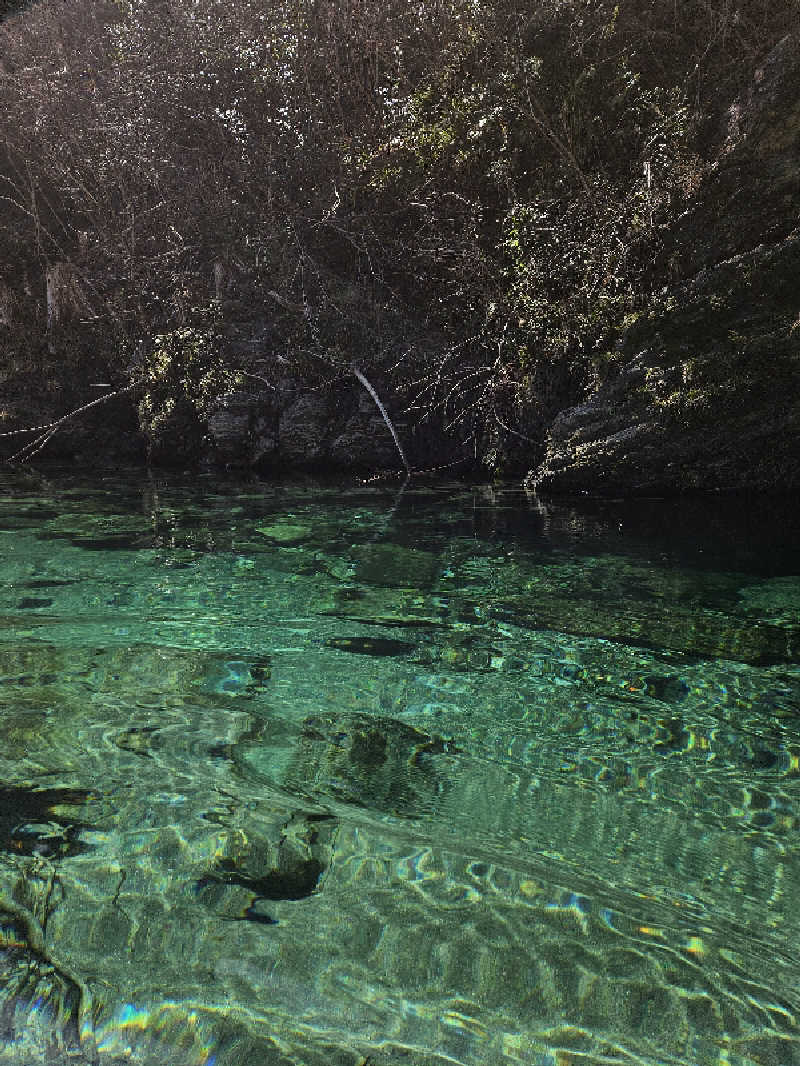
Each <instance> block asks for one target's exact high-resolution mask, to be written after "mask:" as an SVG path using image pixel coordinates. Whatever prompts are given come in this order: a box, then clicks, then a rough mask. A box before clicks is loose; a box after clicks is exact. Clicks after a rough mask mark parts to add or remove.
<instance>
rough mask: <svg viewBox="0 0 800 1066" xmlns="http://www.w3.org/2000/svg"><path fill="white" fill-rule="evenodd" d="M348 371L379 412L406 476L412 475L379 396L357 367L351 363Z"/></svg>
mask: <svg viewBox="0 0 800 1066" xmlns="http://www.w3.org/2000/svg"><path fill="white" fill-rule="evenodd" d="M350 369H351V370H352V371H353V373H354V374H355V376H356V377H357V378H358V380H359V381H360V382H361V384H362V385H363V386H364V388H365V389H366V390H367V392H368V393H369V394H370V396H371V397H372V399H373V400H374V401H375V406H376V407H377V408H378V410H379V411H380V413H381V416H382V418H383V421H384V422H385V423H386V425H387V427H388V429H389V432H390V433H391V435H392V440H393V441H394V443H395V447H396V448H397V451H398V452H399V454H400V458H401V459H402V460H403V466H404V467H405V468H406V474H408V475H409V476H410V475H411V473H412V471H411V465H410V464H409V461H408V459H406V453H405V452H404V451H403V445H402V444H401V443H400V438H399V437H398V436H397V431H396V430H395V428H394V426H393V425H392V420H391V418H389V413H388V411H387V410H386V408H385V407H384V406H383V403H382V401H381V398H380V396H379V395H378V394H377V392H376V391H375V389H373V387H372V385H371V384H370V383H369V381H368V379H367V378H366V377H365V376H364V374H362V373H361V371H360V370H359V369H358V367H357V366H355V364H352V363H351V365H350Z"/></svg>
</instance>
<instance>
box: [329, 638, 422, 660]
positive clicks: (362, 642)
mask: <svg viewBox="0 0 800 1066" xmlns="http://www.w3.org/2000/svg"><path fill="white" fill-rule="evenodd" d="M325 647H326V648H334V649H335V650H336V651H347V652H350V653H351V654H353V655H374V656H376V657H381V656H392V655H410V654H411V652H413V651H414V649H415V645H413V644H409V643H408V642H407V641H405V640H393V639H392V638H391V637H331V638H330V640H326V641H325Z"/></svg>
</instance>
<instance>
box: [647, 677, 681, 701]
mask: <svg viewBox="0 0 800 1066" xmlns="http://www.w3.org/2000/svg"><path fill="white" fill-rule="evenodd" d="M644 683H645V692H646V693H647V695H648V696H651V697H652V698H653V699H654V700H659V701H660V702H661V703H679V702H680V701H681V700H683V699H685V698H686V696H687V695H688V694H689V686H688V685H687V684H686V682H685V681H684V680H683V679H682V678H680V677H675V676H671V677H670V676H666V677H661V676H659V675H658V674H650V675H649V676H648V677H646V678H645V679H644Z"/></svg>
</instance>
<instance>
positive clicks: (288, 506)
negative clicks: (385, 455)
mask: <svg viewBox="0 0 800 1066" xmlns="http://www.w3.org/2000/svg"><path fill="white" fill-rule="evenodd" d="M799 528H800V523H798V515H797V512H796V511H795V510H793V508H792V506H791V505H790V504H788V503H781V502H780V501H774V500H773V501H767V502H764V501H760V502H759V501H741V500H737V501H727V502H726V501H711V502H708V501H706V502H701V501H686V502H683V503H675V502H664V501H644V502H639V503H636V504H633V503H622V502H615V501H604V502H600V501H591V500H586V501H582V502H579V503H575V502H573V503H571V504H558V505H556V504H552V503H547V504H545V503H543V502H541V501H538V500H536V499H535V498H532V497H529V496H526V495H525V494H524V493H523V492H522V491H521V490H518V489H516V488H514V487H506V488H502V487H501V488H498V487H494V488H488V487H465V486H463V485H458V484H447V485H434V484H430V483H427V482H424V481H421V482H419V483H416V484H415V483H414V482H412V483H411V484H410V485H409V486H408V487H407V488H406V489H405V490H404V491H398V487H397V486H396V485H391V484H390V485H386V484H373V485H344V486H341V485H340V486H331V485H327V486H325V485H318V484H312V483H306V484H286V483H281V484H263V483H247V484H231V483H227V484H226V483H221V482H218V481H215V480H213V479H211V478H199V479H194V480H192V481H186V480H181V479H180V478H178V477H161V476H158V477H156V476H152V477H149V476H147V475H146V474H143V473H138V474H132V475H130V476H128V477H115V478H114V479H101V478H97V479H95V480H94V481H89V480H85V479H81V478H78V477H76V476H75V475H74V474H63V473H60V474H54V475H52V476H50V477H42V476H39V475H35V474H32V473H31V474H28V473H24V474H21V473H13V474H12V473H6V474H5V475H3V476H2V478H0V766H1V767H2V777H0V956H2V965H0V1062H2V1063H3V1064H9V1066H16V1064H19V1066H22V1064H24V1066H32V1064H36V1063H42V1064H47V1066H54V1064H59V1066H60V1064H62V1063H63V1064H66V1063H79V1064H80V1063H89V1062H96V1063H100V1064H104V1066H111V1064H113V1066H120V1064H122V1063H132V1064H145V1063H147V1064H156V1063H158V1064H163V1063H170V1064H174V1066H212V1064H213V1066H272V1064H275V1066H278V1064H280V1066H300V1064H303V1066H393V1064H401V1063H402V1064H412V1066H444V1064H463V1066H512V1064H516V1063H521V1064H526V1066H577V1064H588V1066H600V1064H609V1063H611V1064H617V1063H618V1064H640V1066H656V1064H658V1066H663V1064H670V1066H672V1064H674V1066H678V1064H691V1066H694V1064H697V1066H706V1064H712V1063H713V1064H728V1066H791V1064H793V1063H797V1064H800V1026H799V1025H798V1011H800V960H799V959H798V956H797V951H796V945H797V943H798V942H799V941H800V854H799V853H798V846H797V845H798V840H799V839H800V838H799V836H798V833H799V831H800V787H799V782H800V559H799V558H798V554H797V551H796V544H797V543H798V538H797V534H798V529H799Z"/></svg>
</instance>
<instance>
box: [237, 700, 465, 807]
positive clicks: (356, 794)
mask: <svg viewBox="0 0 800 1066" xmlns="http://www.w3.org/2000/svg"><path fill="white" fill-rule="evenodd" d="M451 752H455V748H453V746H452V744H451V742H450V741H449V740H447V739H445V738H443V737H440V736H437V735H435V734H431V733H426V732H423V731H422V730H420V729H415V728H414V727H413V726H410V725H407V724H406V723H405V722H400V721H397V720H396V719H394V718H385V717H379V716H373V715H369V714H363V713H360V712H353V713H350V714H348V713H341V714H318V715H313V716H310V717H308V718H306V719H305V720H304V721H303V724H302V727H301V729H300V734H299V736H286V735H279V734H278V733H277V732H275V726H274V725H271V724H270V723H264V724H263V725H262V727H261V729H260V730H259V731H258V732H257V733H254V734H251V735H249V736H248V737H247V738H246V739H245V740H243V741H242V742H240V743H239V744H238V745H236V746H235V748H234V751H233V757H234V760H235V761H236V763H237V764H238V765H239V766H240V767H241V768H242V769H243V770H244V771H245V772H246V773H252V772H253V771H255V773H256V774H257V775H259V777H263V778H265V779H268V780H269V781H271V782H272V783H274V784H276V785H278V786H279V787H281V788H283V789H289V790H291V791H294V792H295V793H296V794H301V795H306V796H309V797H310V798H311V799H313V800H314V801H316V802H320V803H323V804H324V803H325V802H326V801H331V800H336V801H338V802H341V803H347V804H353V805H355V806H358V807H362V808H363V809H365V810H368V811H381V812H384V813H387V814H393V815H400V816H402V817H415V816H418V815H421V814H425V813H431V812H433V811H434V810H436V809H437V807H438V805H439V802H440V797H441V796H442V794H443V793H444V792H445V791H446V790H447V788H448V781H447V770H448V768H449V764H450V762H451V758H450V754H451Z"/></svg>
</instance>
